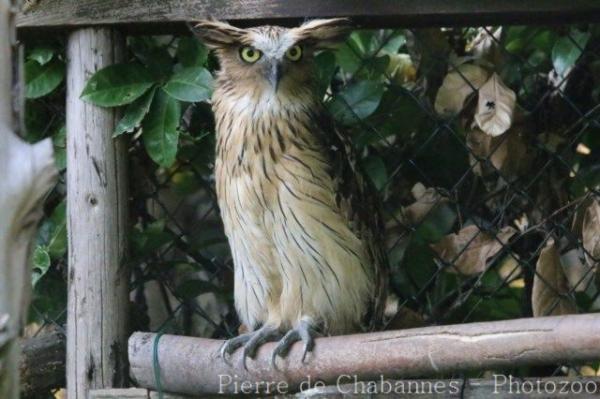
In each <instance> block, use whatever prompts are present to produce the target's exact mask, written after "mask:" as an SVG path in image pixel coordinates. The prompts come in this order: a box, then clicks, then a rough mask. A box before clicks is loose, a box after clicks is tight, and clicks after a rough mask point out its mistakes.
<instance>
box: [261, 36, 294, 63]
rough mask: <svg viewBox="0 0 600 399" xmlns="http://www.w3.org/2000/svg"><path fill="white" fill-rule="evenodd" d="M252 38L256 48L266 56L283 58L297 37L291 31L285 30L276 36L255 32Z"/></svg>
mask: <svg viewBox="0 0 600 399" xmlns="http://www.w3.org/2000/svg"><path fill="white" fill-rule="evenodd" d="M251 38H252V44H253V45H254V47H255V48H257V49H258V50H260V51H262V52H263V54H264V55H265V57H267V58H273V59H282V58H283V56H284V55H285V52H286V51H287V50H288V49H289V48H290V47H292V46H293V45H294V44H295V38H294V37H293V36H292V34H290V32H284V33H282V34H281V35H277V36H276V37H273V36H272V35H267V34H264V33H260V32H253V33H252V35H251Z"/></svg>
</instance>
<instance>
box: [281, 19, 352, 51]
mask: <svg viewBox="0 0 600 399" xmlns="http://www.w3.org/2000/svg"><path fill="white" fill-rule="evenodd" d="M293 31H294V33H295V34H296V35H297V36H298V40H307V41H310V43H311V44H312V45H314V46H316V47H317V48H331V47H335V46H337V45H339V44H341V43H342V42H344V41H345V40H346V39H347V38H348V35H349V34H350V32H351V31H352V23H351V21H350V20H349V19H348V18H331V19H313V20H311V21H307V22H305V23H303V24H302V25H300V26H299V27H298V28H295V29H293Z"/></svg>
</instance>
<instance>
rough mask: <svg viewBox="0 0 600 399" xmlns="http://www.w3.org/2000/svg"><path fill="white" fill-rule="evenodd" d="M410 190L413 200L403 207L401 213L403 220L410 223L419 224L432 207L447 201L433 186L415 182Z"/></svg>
mask: <svg viewBox="0 0 600 399" xmlns="http://www.w3.org/2000/svg"><path fill="white" fill-rule="evenodd" d="M411 192H412V195H413V197H414V198H415V202H413V203H412V204H410V205H408V206H407V207H405V208H403V212H402V213H403V215H404V218H405V220H406V221H407V222H408V223H409V224H412V225H416V224H419V223H420V222H421V221H423V219H425V217H426V216H427V215H428V214H429V212H430V211H431V210H432V209H433V208H435V207H436V206H438V205H440V204H441V203H443V202H446V201H447V199H446V198H443V197H442V196H441V195H440V193H439V192H438V191H437V190H436V189H435V188H433V187H429V188H427V187H425V186H424V185H423V184H421V183H417V184H415V185H414V186H413V188H412V189H411Z"/></svg>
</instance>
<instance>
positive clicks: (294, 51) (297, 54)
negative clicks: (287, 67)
mask: <svg viewBox="0 0 600 399" xmlns="http://www.w3.org/2000/svg"><path fill="white" fill-rule="evenodd" d="M285 56H286V57H287V59H288V60H290V61H300V58H302V47H300V46H298V45H295V46H292V47H290V48H289V49H288V51H286V52H285Z"/></svg>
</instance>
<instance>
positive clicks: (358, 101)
mask: <svg viewBox="0 0 600 399" xmlns="http://www.w3.org/2000/svg"><path fill="white" fill-rule="evenodd" d="M383 88H384V86H383V84H382V83H380V82H372V81H367V80H365V81H361V82H358V83H354V84H351V85H348V86H346V87H344V89H343V90H342V91H341V92H340V93H339V94H338V95H337V96H336V97H335V98H334V100H333V101H332V103H331V105H330V107H331V112H332V113H333V116H334V117H335V118H336V119H338V120H339V121H340V122H342V123H344V124H352V123H356V122H357V118H358V119H364V118H366V117H368V116H369V115H371V114H372V113H373V111H375V110H376V109H377V107H378V106H379V103H380V102H381V97H382V96H383Z"/></svg>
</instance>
